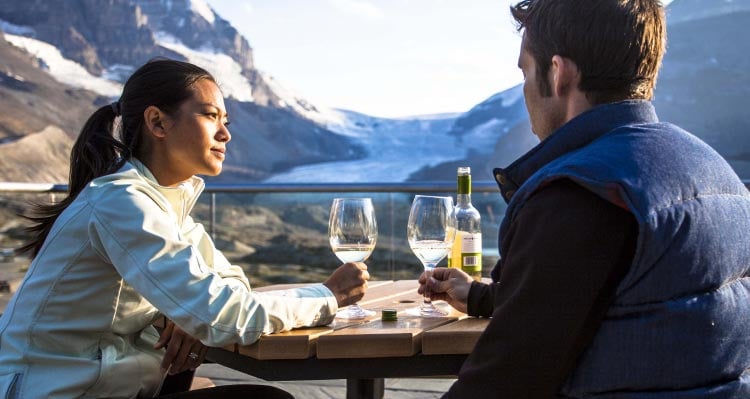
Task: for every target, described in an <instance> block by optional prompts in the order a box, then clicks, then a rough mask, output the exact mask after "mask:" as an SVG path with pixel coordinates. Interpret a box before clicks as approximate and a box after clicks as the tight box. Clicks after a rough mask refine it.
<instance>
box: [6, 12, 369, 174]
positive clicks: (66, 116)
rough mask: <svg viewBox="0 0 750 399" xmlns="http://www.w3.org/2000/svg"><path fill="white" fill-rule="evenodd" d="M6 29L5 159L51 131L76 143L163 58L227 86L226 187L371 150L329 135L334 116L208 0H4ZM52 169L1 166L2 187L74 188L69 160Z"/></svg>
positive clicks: (54, 164) (50, 158)
mask: <svg viewBox="0 0 750 399" xmlns="http://www.w3.org/2000/svg"><path fill="white" fill-rule="evenodd" d="M0 30H2V31H4V34H3V36H2V37H1V38H0V55H2V59H3V63H2V65H0V92H1V93H2V94H3V95H2V96H0V110H2V111H0V140H3V141H0V154H2V153H7V152H8V151H9V148H8V147H7V145H8V144H10V143H11V142H16V141H18V140H20V139H21V138H22V137H24V136H26V135H28V134H32V133H37V132H41V131H42V130H44V129H47V128H58V129H60V130H62V131H63V132H65V133H66V134H67V135H68V136H69V137H70V138H71V140H72V139H73V138H75V137H76V136H77V133H78V130H79V129H80V126H82V125H83V122H84V121H85V118H86V117H87V116H88V115H89V114H90V113H91V111H92V110H93V109H95V107H97V106H100V105H102V104H106V103H108V102H109V101H112V100H113V99H114V98H116V97H117V95H118V93H119V91H120V90H121V84H122V83H123V81H124V79H126V78H127V76H129V75H130V73H132V71H133V70H134V69H135V68H137V66H139V65H141V64H143V63H144V62H147V61H148V60H149V59H151V58H153V57H170V58H174V59H180V60H187V61H190V62H194V63H196V64H198V65H200V66H203V67H204V68H206V69H208V70H209V71H210V72H212V73H213V74H214V75H215V76H216V78H217V80H219V83H220V84H221V86H222V89H223V91H224V93H225V96H226V97H227V106H228V107H229V108H230V109H229V111H230V115H231V118H232V122H233V126H232V133H233V142H232V144H230V147H229V151H228V157H227V162H226V164H225V165H226V171H227V173H225V174H224V175H222V177H221V178H220V179H223V180H235V181H258V180H262V179H264V178H266V177H268V176H270V175H272V174H274V173H278V172H280V171H283V170H285V169H288V168H290V167H293V166H297V165H303V164H308V163H315V162H324V161H332V160H343V159H354V158H358V157H361V156H363V154H364V152H365V151H364V149H363V148H362V147H361V146H359V145H357V144H356V143H354V142H353V141H352V140H351V139H350V138H348V137H345V136H343V135H341V134H337V133H335V132H333V131H331V130H329V129H328V127H327V125H326V123H325V121H326V120H328V119H330V117H328V116H327V115H324V114H323V113H321V112H320V111H319V110H318V109H317V108H316V107H314V106H312V105H311V104H308V103H307V102H306V101H304V100H303V99H300V98H297V97H296V96H292V95H290V94H289V93H287V92H285V91H283V90H281V86H280V85H279V84H278V83H277V82H274V81H273V79H272V78H271V77H270V75H267V74H264V73H261V72H260V71H258V70H257V69H255V67H254V64H253V52H252V48H251V47H250V45H249V44H248V42H247V40H246V39H245V38H244V37H242V36H241V35H240V34H239V33H238V32H237V31H236V30H235V29H234V28H233V27H232V26H231V25H229V23H228V22H227V21H225V20H224V19H222V18H220V17H219V16H218V15H216V14H215V13H214V12H213V10H212V9H211V8H210V7H208V5H207V4H206V3H205V2H204V1H203V0H171V1H160V0H54V1H47V0H30V1H26V2H17V1H13V0H0ZM0 33H1V32H0ZM6 60H8V61H7V62H6ZM83 88H85V89H87V90H82V89H83ZM30 142H31V141H20V142H18V143H15V144H16V145H15V147H18V146H24V145H26V143H30ZM60 144H61V145H63V144H62V143H60ZM67 145H68V146H70V144H67ZM8 159H10V158H8ZM45 161H49V162H45V163H43V164H42V163H38V164H35V165H34V167H35V168H38V169H45V170H44V171H42V172H41V173H37V174H28V175H26V174H24V173H23V172H24V171H25V170H26V169H28V167H27V166H28V165H24V164H23V162H22V163H20V164H18V167H17V168H15V169H14V168H0V181H2V180H16V181H18V180H22V181H39V180H37V179H38V178H40V177H41V176H47V178H52V176H56V177H55V178H57V179H61V177H62V179H61V180H57V181H55V182H65V181H66V180H67V157H64V159H57V157H53V156H48V157H46V158H45ZM9 162H10V161H9Z"/></svg>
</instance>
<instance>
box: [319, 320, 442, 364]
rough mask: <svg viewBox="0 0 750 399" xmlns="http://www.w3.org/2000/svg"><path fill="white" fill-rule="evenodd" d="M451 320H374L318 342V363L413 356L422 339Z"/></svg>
mask: <svg viewBox="0 0 750 399" xmlns="http://www.w3.org/2000/svg"><path fill="white" fill-rule="evenodd" d="M455 320H456V318H455V317H419V316H399V318H398V320H397V321H381V320H374V321H372V322H369V323H364V324H360V325H356V326H352V327H348V328H343V329H341V330H337V331H334V332H332V333H330V334H326V335H323V336H320V337H319V338H318V349H317V355H318V359H340V358H373V357H396V356H413V355H415V354H417V353H418V352H419V351H420V350H421V348H422V335H423V333H424V331H425V330H429V329H432V328H435V327H438V326H441V325H444V324H447V323H451V322H453V321H455Z"/></svg>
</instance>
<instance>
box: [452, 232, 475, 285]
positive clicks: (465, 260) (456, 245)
mask: <svg viewBox="0 0 750 399" xmlns="http://www.w3.org/2000/svg"><path fill="white" fill-rule="evenodd" d="M448 267H455V268H459V269H461V270H463V271H464V272H466V274H468V275H470V276H472V277H474V279H475V280H477V281H478V280H480V279H481V278H482V234H481V233H475V234H471V233H468V232H465V231H457V232H456V240H455V241H454V242H453V247H452V248H451V252H450V253H449V254H448Z"/></svg>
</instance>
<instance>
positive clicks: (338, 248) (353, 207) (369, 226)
mask: <svg viewBox="0 0 750 399" xmlns="http://www.w3.org/2000/svg"><path fill="white" fill-rule="evenodd" d="M328 238H329V242H330V243H331V248H332V249H333V253H334V254H336V257H337V258H339V260H341V261H342V262H344V263H347V262H364V261H365V260H366V259H367V258H369V257H370V254H371V253H372V251H373V250H374V249H375V243H376V242H377V240H378V225H377V222H376V221H375V208H374V207H373V206H372V200H371V199H370V198H334V200H333V204H332V205H331V215H330V217H329V219H328ZM374 314H375V312H373V311H371V310H366V309H363V308H362V307H360V306H359V305H357V304H356V303H355V304H353V305H350V306H349V307H348V308H347V309H343V310H341V311H339V312H337V313H336V317H338V318H343V319H363V318H365V317H368V316H372V315H374Z"/></svg>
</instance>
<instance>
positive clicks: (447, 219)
mask: <svg viewBox="0 0 750 399" xmlns="http://www.w3.org/2000/svg"><path fill="white" fill-rule="evenodd" d="M455 226H456V218H455V215H454V213H453V198H451V197H432V196H427V195H417V196H416V197H414V201H413V202H412V204H411V210H410V212H409V224H408V225H407V228H406V236H407V238H408V240H409V247H411V250H412V251H413V252H414V254H415V255H417V258H419V260H420V261H421V262H422V264H423V265H424V270H425V273H427V277H428V278H429V277H430V274H431V273H432V270H433V269H435V266H437V264H438V263H440V261H441V260H443V258H445V257H446V255H448V252H450V250H451V247H452V246H453V240H454V238H455V235H456V228H455ZM419 314H420V315H422V316H426V317H440V316H445V315H446V313H445V312H443V311H441V310H440V309H438V308H436V307H435V305H433V304H432V299H431V298H430V292H429V291H428V290H426V289H425V292H424V302H423V303H422V306H420V308H419Z"/></svg>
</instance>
